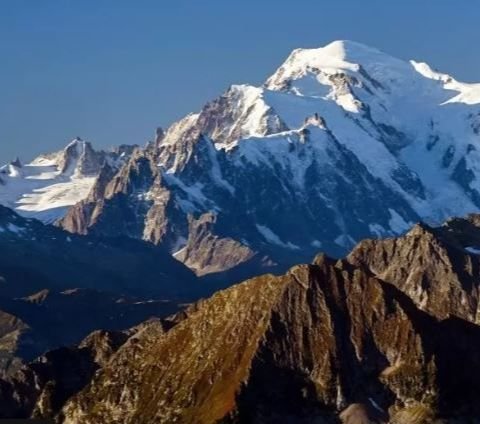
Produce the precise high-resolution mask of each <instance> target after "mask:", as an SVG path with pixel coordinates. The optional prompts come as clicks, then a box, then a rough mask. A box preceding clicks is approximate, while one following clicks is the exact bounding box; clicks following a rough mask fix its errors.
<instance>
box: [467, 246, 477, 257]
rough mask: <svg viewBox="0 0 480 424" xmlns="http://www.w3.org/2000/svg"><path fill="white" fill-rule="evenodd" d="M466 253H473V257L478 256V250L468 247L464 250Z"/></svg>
mask: <svg viewBox="0 0 480 424" xmlns="http://www.w3.org/2000/svg"><path fill="white" fill-rule="evenodd" d="M465 250H466V251H467V252H468V253H473V254H474V255H480V248H478V247H472V246H468V247H466V248H465Z"/></svg>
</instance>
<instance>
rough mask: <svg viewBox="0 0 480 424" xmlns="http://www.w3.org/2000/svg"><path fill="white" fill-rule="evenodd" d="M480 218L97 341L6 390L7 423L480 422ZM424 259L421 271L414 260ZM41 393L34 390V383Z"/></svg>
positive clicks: (377, 243) (255, 283)
mask: <svg viewBox="0 0 480 424" xmlns="http://www.w3.org/2000/svg"><path fill="white" fill-rule="evenodd" d="M479 223H480V216H479V215H472V216H470V217H468V218H466V219H454V220H451V221H449V222H447V223H445V224H444V225H442V226H441V227H436V228H433V227H429V226H427V225H425V224H422V225H416V226H414V227H413V228H412V229H411V230H410V231H409V232H407V233H406V234H405V235H403V236H400V237H397V238H390V239H385V240H365V241H362V242H360V243H359V244H358V245H357V246H356V247H355V248H354V249H353V250H352V251H351V252H350V254H349V255H348V256H347V257H345V258H344V259H340V260H334V259H332V258H329V257H327V256H325V255H324V254H321V255H318V256H317V257H316V258H315V260H314V261H313V263H312V264H305V265H297V266H294V267H293V268H291V269H290V270H289V271H288V272H287V273H286V274H284V275H280V276H274V275H271V274H266V275H263V276H260V277H256V278H254V279H251V280H248V281H245V282H243V283H241V284H238V285H235V286H233V287H231V288H229V289H226V290H223V291H219V292H218V293H216V294H215V295H213V296H212V297H211V298H209V299H207V300H202V301H200V302H198V303H195V304H192V305H190V306H189V307H188V308H187V309H186V310H185V311H184V312H181V313H178V314H177V315H174V316H171V317H169V318H165V319H154V320H149V321H146V322H145V323H143V324H141V325H140V326H136V327H134V328H131V329H129V330H125V331H116V332H114V331H97V332H94V333H92V334H91V335H89V336H88V337H87V338H86V339H85V340H84V341H83V342H81V343H80V344H79V345H78V346H76V347H74V346H72V347H69V348H60V349H57V350H53V351H51V352H49V353H47V354H45V355H44V356H42V357H40V358H38V359H37V360H35V361H33V362H31V363H29V364H27V365H24V366H23V367H22V368H21V369H20V370H19V371H17V372H16V373H15V374H13V375H12V376H11V377H10V378H8V379H4V380H2V381H0V399H1V402H0V415H1V416H10V417H11V416H19V417H28V416H31V417H37V418H42V417H43V418H45V417H52V416H55V417H56V418H57V420H58V421H59V422H63V423H69V424H70V423H72V424H73V423H75V424H76V423H80V422H81V423H85V424H90V423H91V424H93V423H117V422H118V423H125V424H127V423H171V422H181V423H214V422H225V423H277V422H292V423H340V422H341V423H344V424H363V423H373V424H381V423H387V422H388V423H394V424H407V423H408V424H420V423H433V422H435V423H462V424H463V423H465V424H466V423H474V422H476V420H477V419H478V417H479V414H480V410H479V402H478V400H479V394H478V393H479V390H480V383H479V382H480V354H479V352H480V329H479V327H478V313H477V311H478V308H479V296H478V293H479V279H478V275H479V273H478V270H479V267H480V255H479V252H480V250H479V247H480V226H479ZM412 258H413V260H412ZM34 381H35V382H36V383H35V385H33V382H34Z"/></svg>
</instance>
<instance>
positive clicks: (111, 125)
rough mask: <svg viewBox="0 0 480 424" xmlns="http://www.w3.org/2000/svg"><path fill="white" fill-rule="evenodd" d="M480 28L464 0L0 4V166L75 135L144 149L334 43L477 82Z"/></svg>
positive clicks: (473, 4)
mask: <svg viewBox="0 0 480 424" xmlns="http://www.w3.org/2000/svg"><path fill="white" fill-rule="evenodd" d="M479 22H480V2H479V1H471V0H402V1H393V0H378V1H374V0H311V1H309V0H290V1H287V0H275V1H274V0H237V1H233V0H204V1H199V0H197V1H193V0H191V1H185V0H155V1H154V0H75V1H74V0H56V1H54V0H0V162H4V161H5V160H7V159H10V158H11V157H13V156H15V155H17V154H18V155H20V156H21V157H23V158H25V159H29V158H31V157H33V156H34V155H36V154H38V153H40V152H42V151H48V150H52V149H56V148H60V147H61V146H63V145H64V144H65V143H66V142H67V141H68V140H70V139H71V138H73V137H75V136H81V137H82V138H85V139H88V140H90V141H92V142H93V143H94V145H95V146H97V147H108V146H111V145H116V144H120V143H140V144H143V143H144V142H146V141H147V140H148V139H149V138H151V137H152V134H153V132H154V128H155V127H156V126H158V125H161V126H168V124H169V123H171V122H172V121H174V120H176V119H178V118H180V117H182V116H183V115H185V114H186V113H188V112H190V111H196V110H198V109H199V108H200V107H201V106H202V104H204V103H205V102H206V101H208V100H210V99H212V98H213V97H215V96H217V95H218V94H220V93H221V92H222V91H223V90H224V89H225V88H226V87H228V85H230V84H232V83H246V82H248V83H253V84H259V83H261V82H263V80H264V79H265V78H266V77H267V76H268V75H269V74H271V73H272V72H273V71H274V69H275V68H276V67H278V65H279V64H280V63H281V62H282V61H283V59H284V58H285V57H286V56H287V55H288V53H289V52H290V50H292V49H294V48H296V47H318V46H321V45H324V44H327V43H328V42H330V41H332V40H335V39H351V40H355V41H359V42H363V43H366V44H369V45H372V46H375V47H378V48H380V49H381V50H384V51H386V52H389V53H391V54H393V55H396V56H399V57H402V58H405V59H419V60H424V61H427V62H428V63H430V64H431V65H432V66H433V67H435V68H437V69H440V70H442V71H444V72H448V73H451V74H453V75H454V76H456V77H457V78H458V79H463V80H466V81H475V80H477V81H480V55H479V53H478V42H479V40H480V25H479Z"/></svg>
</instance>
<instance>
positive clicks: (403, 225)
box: [388, 209, 412, 234]
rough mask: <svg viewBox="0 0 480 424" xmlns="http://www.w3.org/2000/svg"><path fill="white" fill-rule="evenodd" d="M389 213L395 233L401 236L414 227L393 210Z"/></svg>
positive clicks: (390, 223)
mask: <svg viewBox="0 0 480 424" xmlns="http://www.w3.org/2000/svg"><path fill="white" fill-rule="evenodd" d="M388 211H389V212H390V216H391V218H390V220H389V221H388V223H389V225H390V228H391V229H392V231H393V232H394V233H396V234H401V233H403V232H405V231H407V230H408V229H409V228H410V227H411V226H412V224H411V223H408V222H405V220H404V219H403V218H402V217H401V216H400V215H399V214H398V213H397V212H396V211H394V210H393V209H388Z"/></svg>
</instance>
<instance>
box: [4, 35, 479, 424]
mask: <svg viewBox="0 0 480 424" xmlns="http://www.w3.org/2000/svg"><path fill="white" fill-rule="evenodd" d="M479 141H480V84H467V83H462V82H459V81H457V80H455V79H454V78H453V77H451V76H449V75H446V74H443V73H440V72H438V71H436V70H433V69H432V68H431V67H429V66H428V65H427V64H425V63H420V62H416V61H406V60H402V59H397V58H394V57H392V56H390V55H388V54H386V53H383V52H381V51H379V50H377V49H374V48H371V47H368V46H365V45H362V44H359V43H355V42H351V41H335V42H333V43H331V44H329V45H327V46H325V47H322V48H317V49H297V50H294V51H293V52H292V53H291V54H290V55H289V57H288V58H287V59H286V60H285V62H284V63H283V64H282V65H281V66H280V67H279V68H278V69H277V70H276V71H275V72H274V73H273V74H272V75H271V76H270V77H269V78H267V79H266V81H265V83H264V84H263V85H262V86H261V87H254V86H250V85H233V86H231V87H229V88H228V89H227V90H226V91H225V92H224V93H223V94H222V95H220V96H219V97H218V98H216V99H214V100H212V101H210V102H209V103H207V104H206V105H205V106H204V107H203V108H202V109H201V110H200V111H199V112H198V113H192V114H189V115H187V116H186V117H184V118H183V119H181V120H179V121H178V122H175V123H173V124H172V125H171V126H170V127H169V128H167V129H166V130H163V129H161V128H158V129H157V130H156V132H155V138H154V139H153V140H151V141H148V142H147V143H146V144H145V145H143V146H139V145H131V146H127V145H122V146H119V147H117V148H114V149H112V150H110V151H101V150H95V149H94V148H93V146H92V145H91V144H90V143H89V142H87V141H85V140H82V139H81V138H79V137H77V138H75V139H74V140H72V141H71V142H70V143H69V144H68V145H67V146H66V147H65V148H64V149H61V150H59V151H58V152H54V153H46V154H43V155H41V156H39V157H37V158H35V159H33V160H32V161H31V162H30V163H25V164H24V163H22V161H21V160H19V159H15V160H13V161H11V162H9V163H7V164H5V165H4V166H2V167H0V418H3V417H4V418H28V417H31V418H54V419H55V420H56V421H57V422H59V423H65V424H78V423H82V424H97V423H119V424H120V423H122V424H134V423H135V424H137V423H141V424H143V423H145V424H150V423H175V422H177V423H186V424H187V423H192V424H199V423H204V424H210V423H278V422H286V423H290V422H291V423H320V424H322V423H343V424H368V423H373V424H386V423H392V424H421V423H437V424H440V423H448V424H464V423H465V424H466V423H475V422H477V421H478V417H480V408H479V405H480V397H479V395H478V393H480V383H479V382H480V330H479V327H478V325H479V319H480V318H479V317H480V315H479V311H480V287H479V282H480V215H478V214H477V212H478V211H479V209H480V174H479V172H480V156H479V150H478V149H479V147H478V143H479ZM242 281H243V282H242ZM236 283H238V284H236Z"/></svg>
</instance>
